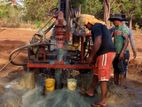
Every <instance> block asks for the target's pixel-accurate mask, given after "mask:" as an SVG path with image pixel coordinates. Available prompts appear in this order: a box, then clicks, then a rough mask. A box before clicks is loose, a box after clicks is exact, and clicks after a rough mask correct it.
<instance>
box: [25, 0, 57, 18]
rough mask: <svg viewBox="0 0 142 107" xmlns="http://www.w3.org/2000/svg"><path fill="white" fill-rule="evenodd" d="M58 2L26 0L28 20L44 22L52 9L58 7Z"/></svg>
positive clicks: (51, 0)
mask: <svg viewBox="0 0 142 107" xmlns="http://www.w3.org/2000/svg"><path fill="white" fill-rule="evenodd" d="M57 2H58V0H25V7H26V18H27V19H28V20H44V19H45V18H46V17H47V13H48V12H49V10H50V9H52V8H54V7H56V6H57Z"/></svg>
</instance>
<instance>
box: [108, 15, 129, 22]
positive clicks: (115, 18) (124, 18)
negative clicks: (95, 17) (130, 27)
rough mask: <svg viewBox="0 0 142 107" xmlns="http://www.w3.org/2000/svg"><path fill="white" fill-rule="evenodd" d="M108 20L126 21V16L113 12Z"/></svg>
mask: <svg viewBox="0 0 142 107" xmlns="http://www.w3.org/2000/svg"><path fill="white" fill-rule="evenodd" d="M108 20H110V21H114V20H119V21H127V19H126V16H125V15H123V14H114V15H111V17H110V18H109V19H108Z"/></svg>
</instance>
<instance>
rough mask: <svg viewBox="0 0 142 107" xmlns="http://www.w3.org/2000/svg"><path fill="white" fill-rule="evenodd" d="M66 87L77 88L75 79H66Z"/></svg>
mask: <svg viewBox="0 0 142 107" xmlns="http://www.w3.org/2000/svg"><path fill="white" fill-rule="evenodd" d="M67 88H68V89H69V90H71V91H74V90H76V88H77V80H76V79H74V78H70V79H68V80H67Z"/></svg>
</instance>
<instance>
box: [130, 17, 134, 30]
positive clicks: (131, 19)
mask: <svg viewBox="0 0 142 107" xmlns="http://www.w3.org/2000/svg"><path fill="white" fill-rule="evenodd" d="M132 24H133V16H132V15H131V16H130V22H129V28H130V29H132Z"/></svg>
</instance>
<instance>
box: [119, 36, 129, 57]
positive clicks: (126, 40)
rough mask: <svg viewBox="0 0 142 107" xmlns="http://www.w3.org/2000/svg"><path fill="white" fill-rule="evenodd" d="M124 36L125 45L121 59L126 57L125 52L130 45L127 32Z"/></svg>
mask: <svg viewBox="0 0 142 107" xmlns="http://www.w3.org/2000/svg"><path fill="white" fill-rule="evenodd" d="M123 37H124V46H123V49H122V51H121V53H120V56H119V58H120V59H123V58H124V53H125V51H126V49H127V47H128V43H129V39H128V35H126V34H125V35H123Z"/></svg>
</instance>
